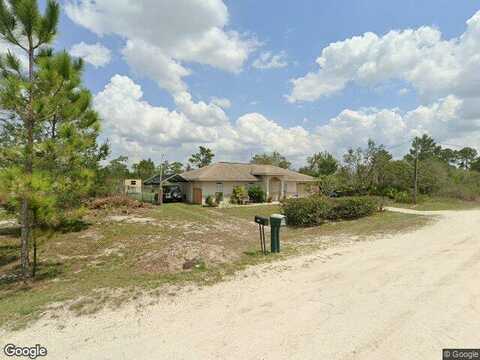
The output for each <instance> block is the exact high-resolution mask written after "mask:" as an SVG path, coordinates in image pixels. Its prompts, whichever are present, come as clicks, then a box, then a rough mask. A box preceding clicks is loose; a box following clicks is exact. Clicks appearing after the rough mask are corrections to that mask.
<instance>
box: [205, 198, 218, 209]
mask: <svg viewBox="0 0 480 360" xmlns="http://www.w3.org/2000/svg"><path fill="white" fill-rule="evenodd" d="M205 203H206V204H207V205H208V206H210V207H215V206H217V202H216V201H215V198H214V197H213V196H212V195H208V196H207V198H206V199H205Z"/></svg>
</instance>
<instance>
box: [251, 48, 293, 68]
mask: <svg viewBox="0 0 480 360" xmlns="http://www.w3.org/2000/svg"><path fill="white" fill-rule="evenodd" d="M286 57H287V55H286V53H285V52H284V51H282V52H280V53H278V54H276V55H274V54H272V53H271V52H270V51H266V52H263V53H261V54H260V56H259V57H258V58H257V59H255V61H254V62H253V64H252V66H253V67H254V68H256V69H262V70H266V69H278V68H284V67H286V66H288V62H287V60H286Z"/></svg>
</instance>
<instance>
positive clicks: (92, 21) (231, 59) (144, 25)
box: [65, 0, 258, 92]
mask: <svg viewBox="0 0 480 360" xmlns="http://www.w3.org/2000/svg"><path fill="white" fill-rule="evenodd" d="M65 9H66V13H67V15H68V16H69V17H70V19H72V20H73V21H74V22H76V23H77V24H79V25H82V26H84V27H86V28H87V29H90V30H91V31H93V32H95V33H96V34H98V35H109V34H115V35H118V36H120V37H122V38H124V39H126V40H127V42H126V46H125V49H124V50H123V54H124V56H125V59H126V61H127V62H128V63H129V65H130V66H131V67H132V68H133V69H134V70H136V71H137V72H139V73H142V74H144V75H147V76H149V77H151V78H153V79H154V80H156V81H157V83H158V84H159V85H160V86H161V87H164V88H165V89H167V90H168V91H174V92H176V91H184V90H185V84H184V83H183V82H182V78H183V77H185V76H187V75H188V74H189V73H190V71H189V70H188V69H186V68H185V67H184V66H183V64H182V62H196V63H200V64H206V65H210V66H213V67H215V68H218V69H222V70H225V71H230V72H239V71H240V70H241V69H242V66H243V64H244V62H245V61H246V59H247V58H248V56H249V54H250V53H251V52H252V51H253V50H254V49H255V47H256V46H257V45H258V43H257V42H256V40H255V39H253V38H247V37H245V36H242V35H241V34H239V33H238V32H236V31H233V30H229V31H227V30H225V27H226V26H227V25H228V18H229V14H228V9H227V7H226V5H225V4H224V3H223V1H222V0H208V1H205V0H175V1H174V0H137V1H126V0H121V1H118V0H68V1H67V3H66V6H65Z"/></svg>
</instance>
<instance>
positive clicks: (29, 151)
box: [20, 39, 34, 279]
mask: <svg viewBox="0 0 480 360" xmlns="http://www.w3.org/2000/svg"><path fill="white" fill-rule="evenodd" d="M29 45H30V46H29V51H28V62H29V63H28V75H29V80H30V90H29V91H30V94H29V104H28V115H27V119H25V120H26V121H25V127H26V130H27V143H26V146H25V175H26V176H27V181H30V180H31V175H32V173H33V122H34V119H33V85H32V83H33V63H34V54H33V51H34V50H33V46H32V42H31V39H30V41H29ZM31 219H32V209H31V206H30V202H29V200H28V195H27V194H25V195H24V197H23V199H22V212H21V223H22V224H21V225H22V231H21V243H22V245H21V256H20V258H21V263H22V274H23V277H24V279H27V278H28V277H29V276H30V261H29V250H30V249H29V242H30V239H31V237H32V222H31Z"/></svg>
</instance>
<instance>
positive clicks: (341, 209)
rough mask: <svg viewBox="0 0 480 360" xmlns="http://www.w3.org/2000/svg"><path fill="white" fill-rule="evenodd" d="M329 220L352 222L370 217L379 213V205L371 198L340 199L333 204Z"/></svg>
mask: <svg viewBox="0 0 480 360" xmlns="http://www.w3.org/2000/svg"><path fill="white" fill-rule="evenodd" d="M332 203H333V206H332V207H331V209H330V211H329V213H328V219H329V220H351V219H358V218H361V217H365V216H370V215H372V214H373V213H375V212H376V211H378V208H379V204H378V203H377V201H376V200H375V199H373V198H369V197H351V198H339V199H335V201H333V202H332Z"/></svg>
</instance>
